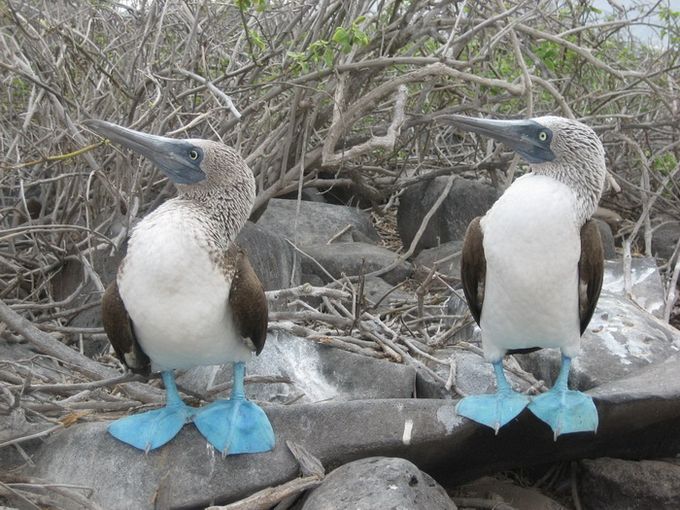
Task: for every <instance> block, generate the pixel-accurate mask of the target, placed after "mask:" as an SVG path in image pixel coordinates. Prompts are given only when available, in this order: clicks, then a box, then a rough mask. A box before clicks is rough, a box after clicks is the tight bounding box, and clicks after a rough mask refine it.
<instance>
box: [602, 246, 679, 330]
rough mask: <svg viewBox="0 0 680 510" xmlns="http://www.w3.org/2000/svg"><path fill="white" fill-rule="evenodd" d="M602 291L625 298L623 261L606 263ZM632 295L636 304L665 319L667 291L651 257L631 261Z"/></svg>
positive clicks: (608, 261)
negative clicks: (664, 310)
mask: <svg viewBox="0 0 680 510" xmlns="http://www.w3.org/2000/svg"><path fill="white" fill-rule="evenodd" d="M604 269H605V272H604V281H603V282H602V290H604V291H607V292H610V293H612V294H616V295H618V296H620V297H625V295H626V293H625V291H624V280H623V261H622V260H617V261H610V260H607V261H605V266H604ZM631 284H632V288H631V293H632V295H633V299H635V302H636V303H637V304H638V305H639V306H640V307H642V308H644V309H645V310H647V311H648V312H649V313H651V314H653V315H654V316H656V317H659V318H661V317H663V308H664V302H665V301H664V300H665V294H666V293H665V291H664V287H663V283H662V281H661V275H660V274H659V268H658V267H657V266H656V260H655V259H653V258H651V257H636V258H633V259H632V260H631Z"/></svg>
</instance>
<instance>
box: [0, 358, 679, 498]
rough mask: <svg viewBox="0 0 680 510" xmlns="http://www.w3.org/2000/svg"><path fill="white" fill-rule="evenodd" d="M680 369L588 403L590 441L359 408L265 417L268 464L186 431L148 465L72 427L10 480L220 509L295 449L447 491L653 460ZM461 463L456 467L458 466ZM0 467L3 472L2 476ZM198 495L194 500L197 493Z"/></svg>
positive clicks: (346, 405)
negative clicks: (400, 461) (531, 474)
mask: <svg viewBox="0 0 680 510" xmlns="http://www.w3.org/2000/svg"><path fill="white" fill-rule="evenodd" d="M678 373H680V360H678V359H677V358H676V359H673V360H669V361H668V362H666V363H662V364H660V365H658V366H655V367H651V368H650V369H648V370H645V371H644V372H641V373H640V374H637V375H636V376H634V377H629V378H627V379H625V380H619V381H616V382H614V383H610V384H607V385H603V386H601V387H599V388H597V389H596V390H593V391H592V392H590V394H591V395H592V396H593V398H594V399H595V403H596V406H597V408H598V412H599V416H600V425H599V428H598V431H597V436H596V439H595V440H593V436H592V434H571V435H566V436H560V437H559V438H558V440H557V442H555V441H553V434H552V431H551V430H550V428H549V427H547V426H546V425H545V424H544V423H543V422H541V421H540V420H538V419H537V418H536V417H535V416H533V415H532V414H531V413H530V412H528V411H525V412H523V413H522V414H521V415H520V416H519V417H518V419H517V420H515V421H513V422H511V423H510V424H508V425H507V426H505V427H503V428H502V429H501V431H500V432H499V434H498V436H495V435H494V432H493V430H491V429H489V428H488V427H483V426H481V425H478V424H475V423H473V422H471V421H469V420H467V419H464V418H460V417H458V416H457V415H456V413H455V410H454V409H455V402H452V401H444V400H435V399H389V400H368V401H366V400H363V401H361V400H355V401H350V402H323V403H316V404H301V405H293V406H266V407H265V410H266V412H267V414H268V415H269V417H270V419H271V421H272V424H273V427H274V431H275V432H276V436H277V446H276V448H275V449H274V450H273V451H272V452H269V453H265V454H258V455H236V456H228V457H226V458H221V456H220V455H215V453H214V451H212V450H211V449H209V448H206V443H205V440H204V439H203V438H202V437H201V436H200V435H199V433H198V432H197V431H196V429H195V427H193V425H187V426H186V427H184V429H183V430H182V431H181V432H180V434H179V435H178V437H176V438H175V439H173V440H172V441H171V442H170V443H168V444H167V445H165V446H163V447H162V448H160V449H158V450H154V451H152V452H150V453H148V454H147V455H145V454H144V453H142V452H139V451H138V450H135V449H134V448H132V447H129V446H127V445H124V444H122V443H120V442H118V441H116V440H115V439H113V438H112V437H111V436H109V435H108V434H107V433H106V425H107V422H90V423H78V424H75V425H72V426H71V427H68V428H66V429H63V430H61V431H60V432H58V433H55V434H54V435H53V436H51V437H49V438H46V439H45V442H44V443H43V444H41V445H40V446H39V449H38V451H37V452H36V454H35V455H34V456H33V461H34V465H32V466H31V465H27V466H25V467H24V469H23V470H22V471H21V473H18V474H24V475H26V476H35V477H39V478H42V479H43V480H47V481H51V482H53V483H62V484H72V485H82V486H86V487H92V488H93V489H94V491H93V495H92V499H93V501H95V502H96V503H98V504H99V505H101V506H103V507H104V508H107V509H110V510H117V509H121V508H138V509H140V510H144V509H150V508H154V501H157V500H158V499H159V498H160V499H161V500H162V501H171V502H172V505H173V506H175V507H199V506H200V507H204V506H207V504H209V503H210V502H215V503H219V504H224V503H227V502H230V501H234V500H237V499H240V498H242V497H245V496H247V495H250V494H252V493H253V492H255V491H258V490H261V489H263V488H265V487H269V486H275V485H279V484H281V483H283V482H286V481H288V480H291V479H292V478H295V477H297V476H299V467H298V465H297V463H296V461H295V459H294V458H293V456H292V455H291V453H290V452H289V451H288V449H287V448H286V446H285V441H286V440H290V441H293V442H295V443H298V444H300V445H303V446H304V447H305V448H306V449H307V450H309V451H310V452H311V453H312V454H313V455H314V456H316V457H317V458H319V460H320V461H321V462H322V463H323V465H324V466H326V467H332V466H338V465H342V464H345V463H347V462H350V461H353V460H357V459H359V458H366V457H375V456H389V457H402V458H405V459H408V460H410V461H411V462H413V463H414V464H415V465H416V466H418V468H419V469H422V470H424V471H426V472H427V473H429V474H430V475H431V476H432V477H433V478H434V479H435V480H437V481H438V482H439V483H441V484H442V485H444V486H451V485H454V484H459V483H464V482H467V481H471V480H474V479H477V478H479V477H480V476H484V475H487V474H491V473H496V472H498V471H502V470H508V469H516V468H518V467H521V466H531V465H537V464H546V463H552V462H558V461H564V460H573V459H581V458H584V457H589V458H597V457H603V456H608V457H626V458H645V457H647V458H653V457H658V456H661V455H665V456H668V455H673V454H675V453H676V452H678V451H680V436H679V435H678V433H677V430H678V427H680V378H678V377H677V374H678ZM461 459H462V460H461ZM5 462H6V460H5V457H4V456H0V469H9V467H5V465H4V463H5ZM197 487H200V490H196V488H197Z"/></svg>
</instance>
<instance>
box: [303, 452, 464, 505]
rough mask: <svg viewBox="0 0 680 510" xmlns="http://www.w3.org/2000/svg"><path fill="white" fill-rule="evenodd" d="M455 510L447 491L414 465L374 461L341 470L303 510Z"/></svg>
mask: <svg viewBox="0 0 680 510" xmlns="http://www.w3.org/2000/svg"><path fill="white" fill-rule="evenodd" d="M375 508H384V509H394V510H411V509H413V510H417V509H427V510H455V508H456V505H454V504H453V502H452V501H451V499H450V498H449V496H448V495H447V494H446V491H445V490H444V489H443V488H442V487H441V486H440V485H439V484H438V483H437V482H435V481H434V480H433V479H432V478H431V477H430V476H429V475H427V474H426V473H423V472H422V471H421V470H420V469H418V468H417V467H416V466H415V465H414V464H413V463H411V462H409V461H407V460H404V459H399V458H389V457H370V458H367V459H361V460H357V461H354V462H350V463H349V464H345V465H344V466H341V467H339V468H338V469H336V470H335V471H333V472H332V473H330V474H329V475H328V476H327V477H326V478H325V479H324V481H323V483H322V484H321V485H320V486H319V487H317V488H316V489H314V490H313V491H312V492H311V493H310V494H309V496H308V497H307V499H306V501H305V503H304V504H303V505H302V510H372V509H375Z"/></svg>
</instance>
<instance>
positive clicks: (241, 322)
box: [226, 243, 268, 354]
mask: <svg viewBox="0 0 680 510" xmlns="http://www.w3.org/2000/svg"><path fill="white" fill-rule="evenodd" d="M226 256H227V257H228V259H229V261H230V263H231V264H233V267H234V268H235V269H234V275H233V277H232V280H231V289H230V290H229V306H230V307H231V311H232V317H233V321H234V324H235V325H236V331H238V333H239V334H240V335H241V337H242V338H244V339H245V340H249V341H250V343H252V345H253V346H254V348H255V353H256V354H260V352H261V351H262V348H263V347H264V342H265V340H266V338H267V313H268V311H267V298H266V297H265V295H264V288H263V287H262V283H261V282H260V279H259V278H258V277H257V275H256V274H255V271H254V270H253V267H252V266H251V265H250V261H249V260H248V256H247V255H246V253H245V252H244V251H243V250H242V249H241V248H239V247H238V246H237V245H236V244H234V243H232V245H231V246H230V248H229V250H228V251H227V255H226Z"/></svg>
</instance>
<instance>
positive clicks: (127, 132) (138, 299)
mask: <svg viewBox="0 0 680 510" xmlns="http://www.w3.org/2000/svg"><path fill="white" fill-rule="evenodd" d="M86 125H87V126H88V127H90V128H91V129H92V130H93V131H95V132H96V133H98V134H99V135H101V136H103V137H106V138H108V139H109V140H111V141H112V142H116V143H119V144H121V145H123V146H125V147H127V148H129V149H132V150H133V151H135V152H137V153H139V154H142V155H144V156H146V157H147V158H149V159H150V160H151V161H153V163H154V164H155V165H156V166H157V167H158V168H159V169H160V170H162V171H163V172H164V173H165V174H166V175H167V176H168V177H169V178H170V179H171V180H172V181H173V182H174V183H175V184H176V186H177V189H178V192H179V193H178V197H176V198H173V199H171V200H168V201H166V202H165V203H164V204H162V205H161V206H160V207H158V208H157V209H156V210H154V211H153V212H151V213H150V214H148V215H147V216H146V217H144V218H143V219H142V220H141V221H140V222H139V223H138V224H137V225H136V226H135V227H134V229H133V230H132V234H131V236H130V241H129V244H128V250H127V254H126V256H125V258H124V259H123V261H122V262H121V265H120V267H119V269H118V273H117V276H116V279H115V281H113V283H111V285H110V286H109V287H108V288H107V289H106V292H105V293H104V296H103V299H102V316H103V322H104V329H105V330H106V333H107V335H108V337H109V340H110V341H111V344H112V345H113V347H114V350H115V351H116V354H117V355H118V357H119V358H120V359H121V361H122V362H123V363H124V364H125V365H126V366H127V367H128V368H130V369H131V370H132V371H134V372H137V373H149V372H150V371H160V372H161V375H162V378H163V382H164V384H165V389H166V393H167V399H166V405H165V407H163V408H161V409H157V410H153V411H148V412H145V413H141V414H137V415H133V416H129V417H126V418H122V419H120V420H117V421H115V422H113V423H111V425H110V426H109V432H110V433H111V434H112V435H113V436H115V437H116V438H118V439H120V440H121V441H124V442H126V443H128V444H130V445H132V446H135V447H136V448H139V449H141V450H145V451H148V450H151V449H154V448H158V447H159V446H161V445H163V444H165V443H167V442H168V441H170V440H171V439H172V438H173V437H175V435H176V434H177V433H178V432H179V431H180V430H181V428H182V427H183V426H184V424H185V423H187V422H188V421H193V422H194V424H195V425H196V426H197V428H198V429H199V431H200V432H201V434H203V436H205V438H206V439H207V440H208V442H210V444H212V445H213V446H214V447H215V448H216V449H217V450H218V451H220V452H222V453H223V454H237V453H255V452H264V451H269V450H271V449H272V448H273V447H274V441H275V439H274V432H273V430H272V427H271V424H270V423H269V420H268V418H267V416H266V414H265V413H264V411H263V410H262V409H261V408H259V407H258V406H257V405H255V404H254V403H253V402H250V401H249V400H248V399H246V398H245V393H244V389H243V378H244V375H245V362H246V361H247V360H248V359H249V358H250V357H251V355H252V353H253V352H255V353H256V354H259V353H260V351H261V350H262V348H263V347H264V343H265V338H266V335H267V301H266V299H265V295H264V290H263V288H262V284H261V283H260V281H259V279H258V277H257V276H256V274H255V272H254V271H253V268H252V267H251V265H250V262H249V261H248V258H247V256H246V254H245V253H244V252H243V251H242V250H241V249H240V248H239V247H238V246H237V245H236V244H235V242H234V240H235V238H236V235H237V234H238V232H239V231H240V230H241V228H242V227H243V225H244V224H245V222H246V220H247V218H248V215H249V213H250V210H251V208H252V205H253V201H254V199H255V179H254V177H253V174H252V172H251V171H250V169H249V168H248V166H247V165H246V163H245V162H244V161H243V159H242V158H241V156H240V155H239V154H238V153H237V152H236V151H234V150H233V149H231V148H230V147H227V146H225V145H223V144H221V143H217V142H214V141H209V140H195V139H191V140H175V139H172V138H165V137H161V136H154V135H149V134H145V133H140V132H138V131H133V130H131V129H127V128H124V127H121V126H117V125H115V124H111V123H109V122H104V121H101V120H91V121H88V122H86ZM224 363H233V364H234V385H233V388H232V393H231V398H230V399H229V400H221V401H216V402H213V403H212V404H209V405H207V406H205V407H203V408H193V407H189V406H187V405H186V404H184V402H183V401H182V399H181V397H180V395H179V393H178V391H177V387H176V385H175V379H174V375H173V370H174V369H184V368H190V367H194V366H197V365H217V364H224Z"/></svg>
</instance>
